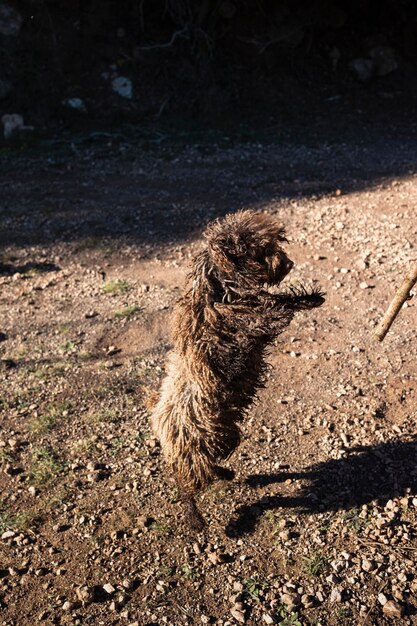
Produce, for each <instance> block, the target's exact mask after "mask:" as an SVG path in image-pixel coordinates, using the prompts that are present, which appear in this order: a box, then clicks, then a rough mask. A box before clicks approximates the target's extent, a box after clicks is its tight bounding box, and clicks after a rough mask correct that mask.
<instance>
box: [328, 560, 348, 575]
mask: <svg viewBox="0 0 417 626" xmlns="http://www.w3.org/2000/svg"><path fill="white" fill-rule="evenodd" d="M330 565H331V567H332V569H334V571H335V572H336V573H337V574H338V573H339V572H341V571H342V569H343V568H344V566H345V565H344V563H343V561H337V560H334V561H332V562H331V563H330Z"/></svg>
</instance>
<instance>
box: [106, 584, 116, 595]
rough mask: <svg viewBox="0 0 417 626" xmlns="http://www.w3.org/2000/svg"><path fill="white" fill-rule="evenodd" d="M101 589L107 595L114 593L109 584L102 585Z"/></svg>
mask: <svg viewBox="0 0 417 626" xmlns="http://www.w3.org/2000/svg"><path fill="white" fill-rule="evenodd" d="M103 589H104V591H105V592H106V593H108V594H109V595H112V594H113V593H114V592H115V591H116V589H115V588H114V587H113V585H111V584H110V583H106V584H105V585H103Z"/></svg>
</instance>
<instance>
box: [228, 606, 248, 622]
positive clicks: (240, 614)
mask: <svg viewBox="0 0 417 626" xmlns="http://www.w3.org/2000/svg"><path fill="white" fill-rule="evenodd" d="M230 613H231V615H232V616H233V617H234V618H235V620H236V621H237V622H239V624H244V623H245V613H244V611H243V610H242V609H240V608H238V607H237V606H234V607H233V608H232V609H231V611H230Z"/></svg>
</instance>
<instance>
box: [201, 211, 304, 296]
mask: <svg viewBox="0 0 417 626" xmlns="http://www.w3.org/2000/svg"><path fill="white" fill-rule="evenodd" d="M204 236H205V238H206V240H207V249H208V253H209V256H210V259H211V261H212V262H213V265H214V267H215V268H216V270H217V272H218V273H219V274H220V275H221V276H222V277H223V279H225V280H227V281H231V282H232V283H234V284H235V285H237V286H240V287H245V288H251V287H259V285H262V284H264V283H268V284H269V285H277V284H279V283H280V282H281V281H282V280H283V279H284V278H285V276H286V275H287V274H288V272H289V271H290V270H291V268H292V266H293V262H292V261H291V260H290V259H289V258H288V256H287V255H286V254H285V252H284V250H283V249H282V247H281V244H282V243H283V242H286V241H287V239H286V237H285V230H284V228H283V227H282V225H281V224H279V223H278V222H277V221H276V220H275V219H274V218H273V217H271V216H269V215H267V214H265V213H255V212H253V211H239V212H237V213H233V214H230V215H226V217H225V218H223V219H218V220H215V221H214V222H212V223H211V224H209V226H208V227H207V229H206V230H205V232H204Z"/></svg>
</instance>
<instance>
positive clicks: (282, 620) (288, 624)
mask: <svg viewBox="0 0 417 626" xmlns="http://www.w3.org/2000/svg"><path fill="white" fill-rule="evenodd" d="M277 621H278V624H280V626H303V624H302V622H300V619H299V617H298V615H297V613H293V612H292V611H289V610H288V609H287V607H286V606H284V605H280V606H279V607H278V608H277Z"/></svg>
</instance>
